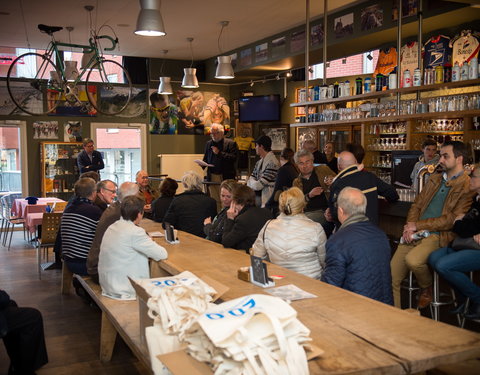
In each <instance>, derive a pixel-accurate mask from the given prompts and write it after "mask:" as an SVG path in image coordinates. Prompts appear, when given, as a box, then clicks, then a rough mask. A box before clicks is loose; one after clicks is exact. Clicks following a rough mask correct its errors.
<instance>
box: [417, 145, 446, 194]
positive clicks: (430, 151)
mask: <svg viewBox="0 0 480 375" xmlns="http://www.w3.org/2000/svg"><path fill="white" fill-rule="evenodd" d="M422 152H423V154H422V155H421V156H420V157H419V158H418V161H417V162H416V164H415V166H414V167H413V170H412V173H411V174H410V178H411V179H412V188H413V189H414V190H415V191H418V172H420V169H422V168H423V167H424V166H426V165H433V166H436V165H437V164H438V160H439V159H440V155H437V141H435V140H433V139H432V138H427V139H425V141H423V143H422ZM425 178H426V180H425V182H426V181H428V178H429V175H426V176H425Z"/></svg>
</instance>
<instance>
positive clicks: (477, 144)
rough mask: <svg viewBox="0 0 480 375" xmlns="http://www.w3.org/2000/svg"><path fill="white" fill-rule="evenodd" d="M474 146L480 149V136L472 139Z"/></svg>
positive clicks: (475, 148)
mask: <svg viewBox="0 0 480 375" xmlns="http://www.w3.org/2000/svg"><path fill="white" fill-rule="evenodd" d="M472 147H473V149H474V150H480V138H479V139H472Z"/></svg>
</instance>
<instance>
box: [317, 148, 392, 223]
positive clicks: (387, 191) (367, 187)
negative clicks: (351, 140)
mask: <svg viewBox="0 0 480 375" xmlns="http://www.w3.org/2000/svg"><path fill="white" fill-rule="evenodd" d="M338 170H339V171H340V172H339V173H338V175H337V177H336V178H335V180H334V181H333V183H332V185H331V186H330V201H329V212H328V213H327V215H326V218H327V220H329V221H334V222H335V223H336V225H337V228H338V227H339V226H340V224H341V222H340V221H339V220H338V218H337V215H336V210H335V205H336V202H337V199H338V194H340V191H341V190H342V189H343V188H344V187H347V186H351V187H355V188H357V189H359V190H360V191H361V192H362V193H363V194H365V197H366V198H367V210H366V215H367V217H368V218H369V219H370V221H371V222H372V223H374V224H378V196H379V195H381V196H383V197H384V198H385V199H386V200H387V201H388V202H396V201H397V200H398V198H399V197H398V194H397V191H396V190H395V188H394V187H393V186H391V185H389V184H387V183H386V182H384V181H382V180H381V179H379V178H378V177H377V176H375V175H374V174H373V173H370V172H367V171H365V170H359V169H358V164H357V159H355V156H354V155H353V154H352V153H351V152H348V151H343V152H341V153H340V154H339V155H338Z"/></svg>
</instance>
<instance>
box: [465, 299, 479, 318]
mask: <svg viewBox="0 0 480 375" xmlns="http://www.w3.org/2000/svg"><path fill="white" fill-rule="evenodd" d="M464 316H465V318H467V319H473V320H478V319H480V303H474V302H471V303H470V306H468V311H467V312H466V313H465V315H464Z"/></svg>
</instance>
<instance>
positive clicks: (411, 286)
mask: <svg viewBox="0 0 480 375" xmlns="http://www.w3.org/2000/svg"><path fill="white" fill-rule="evenodd" d="M400 288H401V289H404V290H408V308H409V309H411V308H412V300H413V292H415V291H417V290H420V287H419V286H418V285H416V283H414V280H413V272H412V271H410V272H409V273H408V279H404V280H403V281H402V285H401V286H400Z"/></svg>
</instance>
